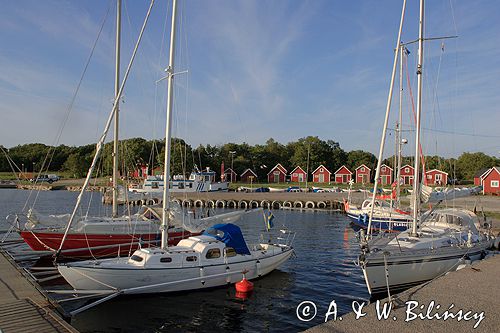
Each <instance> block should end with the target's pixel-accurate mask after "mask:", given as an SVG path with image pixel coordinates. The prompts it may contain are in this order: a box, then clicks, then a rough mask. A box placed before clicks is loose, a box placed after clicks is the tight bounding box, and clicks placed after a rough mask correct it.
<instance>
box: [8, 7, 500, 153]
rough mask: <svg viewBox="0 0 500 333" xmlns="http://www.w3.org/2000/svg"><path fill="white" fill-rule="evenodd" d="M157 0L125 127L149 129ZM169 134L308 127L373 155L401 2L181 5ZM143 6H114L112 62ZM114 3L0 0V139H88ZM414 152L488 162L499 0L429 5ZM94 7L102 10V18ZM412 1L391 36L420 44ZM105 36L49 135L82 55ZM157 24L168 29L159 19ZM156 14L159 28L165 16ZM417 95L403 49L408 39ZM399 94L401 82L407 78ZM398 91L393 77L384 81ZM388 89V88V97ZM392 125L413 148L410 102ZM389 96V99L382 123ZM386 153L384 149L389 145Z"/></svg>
mask: <svg viewBox="0 0 500 333" xmlns="http://www.w3.org/2000/svg"><path fill="white" fill-rule="evenodd" d="M169 4H170V2H166V1H161V0H157V1H156V3H155V6H154V8H153V14H152V16H151V19H150V24H149V26H148V27H147V29H146V34H145V38H144V40H143V43H142V45H141V48H140V51H139V54H138V57H137V61H136V63H135V64H134V67H133V69H132V73H131V76H130V79H129V82H128V83H127V86H126V88H125V94H124V95H125V96H124V103H123V104H122V107H121V110H122V116H121V128H122V130H121V134H122V137H126V138H127V137H136V136H140V137H145V138H148V139H149V138H153V137H162V135H163V132H164V119H165V115H164V106H165V101H164V100H165V96H164V95H165V94H164V92H165V81H162V82H160V83H158V84H157V83H155V81H156V80H158V79H159V78H161V77H162V75H163V72H162V70H163V69H164V68H165V67H166V64H167V56H166V54H167V46H168V41H167V39H168V31H169V19H170V14H169V11H170V9H169V8H168V7H169ZM180 4H181V5H180V6H181V15H180V22H181V24H180V33H179V34H178V37H179V43H178V51H177V55H178V56H177V60H176V61H177V66H176V71H183V70H188V71H189V73H188V74H181V75H179V76H177V77H176V99H175V114H174V120H175V123H174V135H175V136H179V137H182V138H185V139H186V140H187V142H188V143H190V144H191V145H193V146H197V145H198V144H200V143H202V144H212V145H215V144H223V143H226V142H236V143H241V142H247V143H250V144H263V143H264V142H265V141H266V140H267V139H268V138H270V137H272V138H274V139H275V140H277V141H279V142H282V143H286V142H289V141H295V140H297V139H298V138H301V137H304V136H308V135H313V136H319V137H320V138H321V139H324V140H328V139H332V140H334V141H338V142H340V144H341V147H342V148H343V149H344V150H347V151H349V150H354V149H363V150H367V151H371V152H373V153H377V152H378V146H379V142H380V134H381V128H382V124H383V118H384V112H385V104H386V100H387V94H388V88H389V80H390V74H391V73H390V72H391V69H392V61H393V48H394V46H395V43H396V37H397V29H398V25H399V20H400V13H401V6H402V1H392V0H380V1H368V0H364V1H361V0H359V1H343V0H325V1H320V0H314V1H298V0H274V1H270V0H269V1H252V0H243V1H236V0H217V1H216V0H211V1H201V0H192V1H181V2H180ZM148 5H149V2H148V1H142V0H141V1H140V0H134V1H131V0H127V1H125V0H124V11H123V32H122V38H123V44H122V70H124V69H125V66H126V63H127V62H128V60H129V58H130V54H131V51H132V47H133V44H134V42H135V38H136V36H137V34H138V31H139V29H140V25H141V23H142V20H143V18H144V15H145V13H146V10H147V7H148ZM114 6H115V3H114V1H104V0H102V1H97V0H89V1H76V0H72V1H51V0H44V1H24V0H23V1H8V0H0V8H2V10H1V11H0V31H2V33H1V34H0V43H1V45H2V47H1V48H0V115H1V119H2V121H1V129H0V144H2V145H4V146H7V147H12V146H14V145H17V144H23V143H30V142H42V143H46V144H54V143H64V144H68V145H82V144H87V143H91V142H95V141H96V140H97V138H98V136H99V134H100V131H101V130H102V127H103V124H104V122H105V118H106V117H107V114H108V113H109V111H110V108H111V101H112V98H113V75H114V74H113V72H114ZM426 6H427V7H426V15H427V16H426V36H427V37H436V36H449V35H458V36H459V38H457V39H449V40H446V41H444V43H445V45H444V52H443V51H442V48H441V42H429V43H426V46H425V62H424V70H425V71H424V73H425V74H424V75H425V76H424V104H423V105H424V115H423V127H424V131H423V146H424V150H425V151H426V153H427V154H438V155H443V156H458V155H460V154H461V153H462V152H464V151H469V152H474V151H483V152H485V153H487V154H490V155H494V156H500V130H499V125H500V110H499V108H500V107H499V105H500V44H499V43H498V35H499V33H500V20H498V18H499V17H500V3H499V2H498V1H494V0H490V1H454V0H433V1H427V3H426ZM108 10H109V13H108V14H107V16H106V13H107V12H108ZM417 15H418V1H416V0H409V1H408V7H407V13H406V19H405V26H404V31H403V41H410V40H414V39H415V38H417V24H418V17H417ZM105 17H106V19H105V21H104V22H105V23H104V28H103V33H102V35H101V37H100V39H99V41H98V44H97V47H96V51H95V54H94V56H93V57H92V60H91V62H90V66H89V69H88V71H87V74H86V76H85V78H84V81H83V84H82V87H81V89H80V92H79V94H78V96H77V99H76V102H75V105H74V107H73V109H72V110H71V113H70V115H69V118H68V121H67V122H66V124H65V126H64V129H63V132H62V135H61V138H60V139H57V137H58V136H57V133H58V131H59V128H60V127H61V126H62V124H63V121H64V119H65V115H66V114H67V110H68V105H69V103H70V101H71V97H72V95H73V93H74V92H75V89H76V86H77V83H78V81H79V78H80V75H81V73H82V71H83V68H84V65H85V62H86V59H87V57H88V55H89V53H90V50H91V47H92V45H93V43H94V40H95V39H96V36H97V33H98V31H99V28H100V26H101V24H102V22H103V20H104V18H105ZM166 23H167V24H166ZM165 24H166V25H165ZM409 48H410V51H411V54H410V56H409V60H408V64H409V73H410V80H411V84H412V89H413V94H416V84H415V81H416V79H415V75H414V73H415V64H416V56H417V52H416V49H415V48H416V45H412V46H410V47H409ZM405 90H406V91H408V89H407V86H405ZM396 91H397V85H396ZM395 97H396V96H395ZM403 104H404V107H403V108H404V110H403V114H404V115H405V116H404V125H403V127H404V128H405V129H407V130H409V131H408V132H405V135H406V136H407V137H408V139H409V140H410V145H408V147H406V148H405V154H411V153H412V151H413V149H412V148H411V147H412V145H411V141H412V140H411V136H412V133H413V132H411V129H412V128H413V125H412V124H411V122H410V116H409V114H410V112H411V111H409V110H410V108H409V105H410V104H409V101H408V98H407V97H405V102H404V103H403ZM397 106H398V102H397V99H394V103H393V112H392V116H391V120H390V122H391V125H390V126H391V127H394V122H395V116H396V112H397ZM388 140H389V141H388V143H389V146H388V148H387V149H386V152H387V153H386V154H385V155H390V154H392V150H393V148H392V147H393V146H394V143H393V139H392V136H390V137H389V138H388Z"/></svg>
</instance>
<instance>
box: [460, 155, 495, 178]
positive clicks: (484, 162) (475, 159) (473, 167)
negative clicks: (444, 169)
mask: <svg viewBox="0 0 500 333" xmlns="http://www.w3.org/2000/svg"><path fill="white" fill-rule="evenodd" d="M495 163H496V160H495V158H493V157H491V156H488V155H486V154H484V153H463V154H462V155H460V157H459V158H458V159H457V168H456V169H457V175H458V176H459V177H460V178H461V179H465V180H472V179H473V178H474V174H476V173H477V172H478V171H480V170H481V169H484V168H491V167H493V166H495Z"/></svg>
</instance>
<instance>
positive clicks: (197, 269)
mask: <svg viewBox="0 0 500 333" xmlns="http://www.w3.org/2000/svg"><path fill="white" fill-rule="evenodd" d="M292 253H293V250H292V249H291V248H288V249H285V250H283V251H280V252H279V253H276V254H273V255H269V256H265V257H260V258H254V257H253V256H249V257H250V258H249V259H248V260H244V261H238V262H228V263H224V264H217V265H205V266H199V265H195V266H192V267H179V268H177V267H176V268H149V269H144V267H142V266H140V267H134V266H131V265H119V264H118V265H115V267H113V268H111V267H106V266H107V265H106V264H105V263H101V264H96V265H94V266H93V267H88V265H87V267H82V266H79V265H78V263H75V264H67V265H59V266H58V270H59V273H60V274H61V275H62V276H63V277H64V278H65V279H66V281H68V282H69V283H70V284H71V286H72V287H73V288H75V289H76V290H108V291H109V290H113V289H114V288H116V289H118V290H120V291H121V292H123V293H126V294H139V293H166V292H176V291H177V292H178V291H186V290H195V289H205V288H213V287H218V286H223V285H226V284H231V283H236V282H238V281H240V280H241V279H242V276H243V275H242V274H241V272H243V271H246V274H245V276H246V278H247V279H249V280H250V279H255V278H258V277H261V276H264V275H266V274H268V273H270V272H271V271H273V270H274V269H276V268H277V267H278V266H279V265H281V264H282V263H284V262H285V261H286V260H288V258H289V257H290V256H291V255H292ZM110 260H113V259H110ZM119 260H122V261H123V260H124V259H123V258H122V259H119ZM217 275H221V276H217ZM214 276H215V277H214ZM179 279H182V280H179ZM111 287H112V288H111Z"/></svg>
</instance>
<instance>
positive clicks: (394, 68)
mask: <svg viewBox="0 0 500 333" xmlns="http://www.w3.org/2000/svg"><path fill="white" fill-rule="evenodd" d="M405 9H406V0H403V9H402V10H401V21H400V22H399V31H398V40H397V43H396V48H395V49H394V63H393V65H392V74H391V83H390V86H389V96H388V97H387V106H386V109H385V120H384V129H383V130H382V137H381V138H380V150H379V153H378V161H377V169H376V171H375V181H374V184H373V195H372V207H371V210H370V215H369V218H368V228H367V231H366V236H367V237H369V235H370V232H371V226H372V216H373V207H374V206H375V197H376V195H377V187H378V179H379V177H380V166H381V164H382V157H383V156H384V144H385V135H386V132H387V124H388V123H389V113H390V111H391V102H392V91H393V88H394V78H395V76H396V68H397V65H398V48H399V44H400V43H401V33H402V31H403V22H404V17H405Z"/></svg>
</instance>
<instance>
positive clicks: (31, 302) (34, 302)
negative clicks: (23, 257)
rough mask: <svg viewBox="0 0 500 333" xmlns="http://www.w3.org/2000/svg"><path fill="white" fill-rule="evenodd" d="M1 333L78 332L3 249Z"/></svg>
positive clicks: (0, 259) (0, 254)
mask: <svg viewBox="0 0 500 333" xmlns="http://www.w3.org/2000/svg"><path fill="white" fill-rule="evenodd" d="M0 272H1V275H0V332H2V333H8V332H36V333H52V332H61V333H63V332H64V333H66V332H73V333H74V332H78V331H77V330H76V329H75V328H73V327H72V326H71V325H70V324H68V323H67V322H66V321H64V319H63V318H62V317H61V316H60V315H59V313H58V312H57V311H56V306H55V305H54V304H52V303H51V302H50V300H49V299H48V297H46V295H45V294H44V293H43V291H42V289H41V288H39V286H38V285H37V284H36V282H35V281H34V280H33V279H32V278H31V277H30V276H29V274H27V273H26V272H25V271H23V270H22V269H20V268H19V267H18V266H17V265H16V263H15V262H14V260H13V259H12V257H10V256H9V254H8V253H6V252H4V251H3V250H2V249H0Z"/></svg>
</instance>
